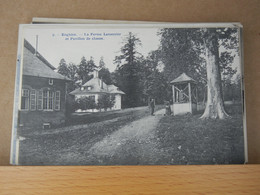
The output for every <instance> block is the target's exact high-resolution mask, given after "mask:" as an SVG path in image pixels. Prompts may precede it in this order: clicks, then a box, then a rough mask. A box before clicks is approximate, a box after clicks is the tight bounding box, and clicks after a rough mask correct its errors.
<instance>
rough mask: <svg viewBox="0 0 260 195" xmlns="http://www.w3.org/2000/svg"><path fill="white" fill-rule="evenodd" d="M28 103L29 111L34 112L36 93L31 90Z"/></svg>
mask: <svg viewBox="0 0 260 195" xmlns="http://www.w3.org/2000/svg"><path fill="white" fill-rule="evenodd" d="M30 103H31V107H30V109H31V110H36V91H35V90H34V89H33V90H31V94H30Z"/></svg>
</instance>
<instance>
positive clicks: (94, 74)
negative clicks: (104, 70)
mask: <svg viewBox="0 0 260 195" xmlns="http://www.w3.org/2000/svg"><path fill="white" fill-rule="evenodd" d="M93 76H94V78H98V70H96V69H95V70H94V71H93Z"/></svg>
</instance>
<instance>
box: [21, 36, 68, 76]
mask: <svg viewBox="0 0 260 195" xmlns="http://www.w3.org/2000/svg"><path fill="white" fill-rule="evenodd" d="M54 69H55V67H54V66H52V65H51V64H50V63H49V62H48V61H47V60H46V59H45V58H44V57H43V56H42V55H41V54H40V53H39V52H36V53H35V49H34V48H33V46H32V45H31V44H30V43H29V42H28V41H27V40H24V51H23V75H29V76H37V77H47V78H52V79H62V80H70V79H69V78H67V77H65V76H63V75H61V74H59V73H57V72H55V71H54Z"/></svg>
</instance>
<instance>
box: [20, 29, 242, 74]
mask: <svg viewBox="0 0 260 195" xmlns="http://www.w3.org/2000/svg"><path fill="white" fill-rule="evenodd" d="M159 29H160V28H159V27H158V26H157V27H156V25H150V26H149V27H147V26H145V25H142V26H141V27H140V26H133V25H132V26H131V27H129V26H127V25H126V26H118V25H115V26H107V25H103V26H98V25H95V26H93V25H92V26H91V25H90V26H87V25H78V26H77V25H70V27H68V26H66V25H25V27H24V30H23V31H21V32H23V34H22V36H23V37H24V38H25V39H27V40H28V41H29V42H30V43H31V44H32V46H33V47H36V36H37V35H38V52H39V53H41V55H42V56H44V57H45V59H46V60H48V61H49V62H50V63H51V64H52V65H53V66H54V67H56V68H57V67H58V65H59V62H60V60H61V59H62V58H64V59H65V60H66V62H67V64H69V63H74V64H76V65H78V64H79V63H80V60H81V58H82V57H83V56H85V57H86V59H87V60H89V59H90V57H91V56H92V57H93V58H94V62H95V64H96V65H98V64H99V61H100V58H101V57H103V59H104V62H105V65H106V67H107V68H108V69H109V70H110V72H113V71H114V70H115V68H116V64H114V59H115V56H118V55H120V54H121V52H120V48H121V47H122V46H123V40H124V38H125V37H126V36H127V35H128V33H129V32H132V33H133V34H134V35H136V36H137V37H138V38H139V39H140V40H141V43H142V45H141V46H138V48H137V51H138V52H139V53H141V54H142V55H143V56H144V57H146V56H147V55H148V53H149V52H151V51H153V50H156V49H158V47H159V44H160V37H159V36H158V35H157V32H158V31H159ZM220 51H224V48H221V47H220ZM239 66H240V61H239V57H238V56H236V57H235V59H234V62H233V67H235V68H237V67H239ZM238 74H240V68H238Z"/></svg>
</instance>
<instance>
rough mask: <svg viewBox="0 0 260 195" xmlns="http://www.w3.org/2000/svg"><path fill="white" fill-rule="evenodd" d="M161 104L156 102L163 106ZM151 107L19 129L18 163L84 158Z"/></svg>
mask: <svg viewBox="0 0 260 195" xmlns="http://www.w3.org/2000/svg"><path fill="white" fill-rule="evenodd" d="M161 107H162V106H157V107H156V109H160V108H161ZM149 114H150V112H149V109H148V107H138V108H130V109H124V110H120V111H111V112H101V113H91V114H89V113H86V114H84V113H81V114H75V115H73V116H72V118H71V119H70V120H71V121H73V122H72V123H73V124H74V125H71V126H65V127H61V128H57V129H49V130H27V131H24V132H20V136H22V137H24V138H25V140H22V141H20V150H19V153H20V154H19V156H20V158H19V163H20V164H23V165H45V164H47V165H49V164H52V165H58V164H61V165H69V164H74V165H75V164H77V163H75V162H78V164H80V163H82V161H83V162H84V160H85V159H84V156H83V155H84V153H85V152H86V151H87V150H88V149H89V148H91V146H93V145H94V144H95V143H96V142H98V141H100V140H102V139H103V138H104V137H105V136H107V135H110V134H111V133H113V132H114V131H116V130H118V129H119V128H121V127H123V126H124V125H126V124H127V123H130V122H132V121H135V120H137V119H140V118H142V117H145V116H148V115H149Z"/></svg>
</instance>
